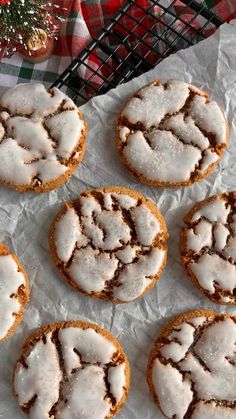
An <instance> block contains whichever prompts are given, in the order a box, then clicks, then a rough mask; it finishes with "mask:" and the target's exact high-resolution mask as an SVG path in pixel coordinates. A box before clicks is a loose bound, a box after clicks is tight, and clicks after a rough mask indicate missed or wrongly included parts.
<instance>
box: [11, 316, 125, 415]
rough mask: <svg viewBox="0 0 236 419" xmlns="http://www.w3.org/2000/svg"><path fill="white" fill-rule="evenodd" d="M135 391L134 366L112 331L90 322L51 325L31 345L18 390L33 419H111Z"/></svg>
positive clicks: (27, 347) (24, 353)
mask: <svg viewBox="0 0 236 419" xmlns="http://www.w3.org/2000/svg"><path fill="white" fill-rule="evenodd" d="M128 388H129V364H128V360H127V358H126V356H125V353H124V352H123V350H122V348H121V346H120V345H119V343H118V342H117V340H116V339H114V338H113V336H112V335H110V333H108V332H107V331H106V330H104V329H101V328H99V327H98V326H97V325H94V324H90V323H87V322H66V323H58V324H53V325H49V326H47V327H44V328H42V329H39V330H38V331H36V333H35V334H34V335H33V336H31V337H29V338H28V340H27V341H26V343H25V345H24V347H23V350H22V354H21V357H20V359H19V360H18V362H17V365H16V368H15V371H14V391H15V394H16V397H17V400H18V402H19V405H20V406H21V408H22V410H23V411H24V412H26V413H28V414H29V417H30V418H31V419H37V418H40V419H41V418H45V419H46V418H47V419H71V418H86V419H110V418H112V417H113V416H114V415H115V414H116V413H117V412H118V411H119V410H120V409H121V407H122V405H123V403H124V402H125V399H126V396H127V393H128Z"/></svg>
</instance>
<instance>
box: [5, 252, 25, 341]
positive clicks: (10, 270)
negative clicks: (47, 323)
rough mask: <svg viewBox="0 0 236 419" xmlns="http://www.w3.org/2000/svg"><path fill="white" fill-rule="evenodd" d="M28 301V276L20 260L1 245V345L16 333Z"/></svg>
mask: <svg viewBox="0 0 236 419" xmlns="http://www.w3.org/2000/svg"><path fill="white" fill-rule="evenodd" d="M28 300H29V283H28V276H27V274H26V272H25V270H24V268H23V267H22V265H21V263H20V261H19V260H18V258H17V257H16V256H15V255H13V254H11V253H10V250H9V249H8V248H7V247H6V246H5V245H3V244H0V344H1V343H2V342H4V341H5V340H6V339H7V338H9V337H10V336H11V335H12V334H13V333H14V331H15V329H16V327H17V326H18V324H19V323H20V321H21V319H22V317H23V312H24V306H25V304H26V303H27V302H28Z"/></svg>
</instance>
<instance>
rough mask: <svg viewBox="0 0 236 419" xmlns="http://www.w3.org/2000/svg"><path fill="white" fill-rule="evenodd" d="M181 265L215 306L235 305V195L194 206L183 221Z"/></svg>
mask: <svg viewBox="0 0 236 419" xmlns="http://www.w3.org/2000/svg"><path fill="white" fill-rule="evenodd" d="M184 221H185V223H186V224H187V227H186V228H184V229H183V231H182V234H181V240H180V246H181V257H182V263H183V265H184V267H185V269H186V271H187V273H188V275H190V277H191V278H192V280H193V281H194V282H195V283H196V284H197V286H198V287H199V288H200V289H201V291H203V292H204V294H205V295H206V296H207V297H208V298H210V299H211V300H212V301H214V302H215V303H219V304H236V192H229V193H225V194H220V195H215V196H212V197H211V198H209V199H206V200H204V201H201V202H199V203H198V204H196V205H195V206H194V207H193V208H192V209H191V210H190V211H189V213H188V214H187V215H186V216H185V217H184Z"/></svg>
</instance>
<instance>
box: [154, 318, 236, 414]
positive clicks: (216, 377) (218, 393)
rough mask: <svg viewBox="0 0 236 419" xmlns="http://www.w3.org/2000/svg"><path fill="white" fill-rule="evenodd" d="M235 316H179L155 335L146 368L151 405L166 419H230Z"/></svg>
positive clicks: (234, 393) (234, 408)
mask: <svg viewBox="0 0 236 419" xmlns="http://www.w3.org/2000/svg"><path fill="white" fill-rule="evenodd" d="M235 345H236V318H235V317H230V316H228V315H223V314H220V313H219V314H218V313H214V312H210V311H206V310H196V311H192V312H190V313H184V314H183V315H181V316H179V317H178V318H176V319H175V320H174V321H172V322H171V323H169V324H168V325H167V326H166V328H165V329H164V330H163V331H162V332H161V334H160V337H159V338H158V340H157V342H156V344H155V347H154V348H153V350H152V352H151V355H150V359H149V365H148V383H149V386H150V390H151V393H152V395H153V397H154V400H155V402H156V403H157V405H158V406H159V407H160V409H161V411H162V412H163V413H164V415H165V416H166V417H167V418H170V419H173V418H175V419H203V418H204V419H212V418H214V419H235V417H236V363H235Z"/></svg>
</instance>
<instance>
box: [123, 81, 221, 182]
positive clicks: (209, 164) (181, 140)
mask: <svg viewBox="0 0 236 419" xmlns="http://www.w3.org/2000/svg"><path fill="white" fill-rule="evenodd" d="M228 136H229V130H228V125H227V122H226V120H225V117H224V115H223V113H222V111H221V109H220V108H219V106H218V105H217V103H216V102H214V101H212V100H210V98H209V96H208V94H207V93H206V92H204V91H203V90H200V89H199V88H197V87H195V86H193V85H191V84H188V83H186V82H184V81H179V80H170V81H167V82H166V83H164V84H161V82H160V81H158V80H157V81H154V82H152V83H150V84H149V85H146V86H144V87H142V88H141V89H140V90H138V91H137V92H136V93H135V94H134V95H133V96H132V97H131V98H130V99H129V100H128V101H127V103H126V104H125V105H124V107H123V109H122V111H121V113H120V115H119V117H118V122H117V147H118V151H119V154H120V156H121V158H122V160H123V161H124V163H125V164H126V166H127V167H128V169H129V170H130V171H131V172H132V173H133V174H134V175H135V176H136V177H138V178H139V179H140V181H142V182H144V183H148V184H150V185H153V186H156V187H180V186H187V185H191V184H192V183H194V182H197V181H199V180H201V179H203V178H205V177H206V176H208V175H209V174H210V173H211V172H212V171H213V169H214V168H215V166H216V164H217V163H218V162H219V160H220V159H221V157H222V155H223V152H224V150H225V148H226V146H227V143H228Z"/></svg>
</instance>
